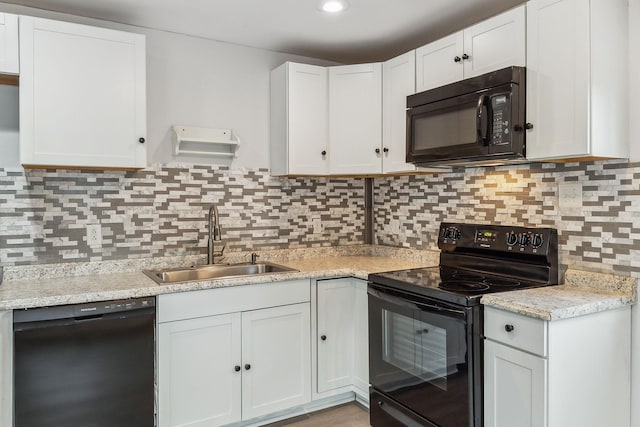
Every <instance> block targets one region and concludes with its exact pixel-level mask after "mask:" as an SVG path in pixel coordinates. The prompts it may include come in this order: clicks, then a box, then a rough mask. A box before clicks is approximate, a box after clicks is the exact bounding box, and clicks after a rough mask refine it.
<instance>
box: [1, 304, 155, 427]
mask: <svg viewBox="0 0 640 427" xmlns="http://www.w3.org/2000/svg"><path fill="white" fill-rule="evenodd" d="M13 331H14V426H15V427H32V426H33V427H35V426H39V427H40V426H65V427H75V426H78V427H79V426H83V427H107V426H108V427H113V426H119V427H127V426H131V427H134V426H135V427H147V426H148V427H153V425H154V421H155V415H154V402H155V399H154V377H155V368H154V366H155V365H154V360H155V356H154V336H155V299H154V298H153V297H150V298H138V299H128V300H120V301H106V302H97V303H87V304H79V305H66V306H57V307H46V308H37V309H27V310H15V311H14V318H13Z"/></svg>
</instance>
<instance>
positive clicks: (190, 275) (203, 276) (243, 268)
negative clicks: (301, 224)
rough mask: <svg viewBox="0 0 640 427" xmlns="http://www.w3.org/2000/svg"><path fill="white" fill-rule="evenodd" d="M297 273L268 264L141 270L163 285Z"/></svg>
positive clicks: (212, 265) (287, 268)
mask: <svg viewBox="0 0 640 427" xmlns="http://www.w3.org/2000/svg"><path fill="white" fill-rule="evenodd" d="M293 271H298V270H295V269H293V268H289V267H285V266H283V265H279V264H273V263H270V262H258V263H255V264H251V263H241V264H211V265H199V266H195V267H188V268H169V269H162V270H160V269H159V270H143V273H144V274H146V275H147V276H149V277H150V278H152V279H153V280H155V281H156V282H157V283H159V284H161V285H163V284H167V283H181V282H194V281H198V280H209V279H222V278H227V277H240V276H255V275H257V274H271V273H286V272H293Z"/></svg>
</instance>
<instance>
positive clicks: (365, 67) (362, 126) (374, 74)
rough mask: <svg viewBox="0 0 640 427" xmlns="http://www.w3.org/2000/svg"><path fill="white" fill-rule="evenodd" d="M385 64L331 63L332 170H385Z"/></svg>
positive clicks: (330, 133)
mask: <svg viewBox="0 0 640 427" xmlns="http://www.w3.org/2000/svg"><path fill="white" fill-rule="evenodd" d="M381 146H382V64H381V63H374V64H358V65H343V66H338V67H329V150H330V157H331V161H330V166H329V171H330V173H331V174H334V175H335V174H368V173H380V172H381V171H382V149H381Z"/></svg>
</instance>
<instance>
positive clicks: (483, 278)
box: [369, 266, 548, 305]
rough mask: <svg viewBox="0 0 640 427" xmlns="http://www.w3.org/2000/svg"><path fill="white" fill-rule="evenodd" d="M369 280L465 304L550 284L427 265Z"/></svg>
mask: <svg viewBox="0 0 640 427" xmlns="http://www.w3.org/2000/svg"><path fill="white" fill-rule="evenodd" d="M369 281H371V282H374V283H376V284H379V285H384V286H386V287H389V288H392V289H393V288H395V289H398V290H401V291H405V292H411V293H415V294H419V295H424V296H428V297H432V298H438V299H442V300H445V301H449V302H452V303H456V304H462V305H475V304H479V302H480V298H481V296H482V295H484V294H488V293H493V292H504V291H513V290H519V289H527V288H535V287H540V286H547V285H548V284H547V283H541V282H534V281H526V280H522V279H517V278H511V277H506V276H500V275H495V274H491V273H484V272H482V273H481V272H477V271H471V270H465V269H462V268H456V267H447V266H440V267H427V268H414V269H409V270H397V271H389V272H384V273H376V274H371V275H369Z"/></svg>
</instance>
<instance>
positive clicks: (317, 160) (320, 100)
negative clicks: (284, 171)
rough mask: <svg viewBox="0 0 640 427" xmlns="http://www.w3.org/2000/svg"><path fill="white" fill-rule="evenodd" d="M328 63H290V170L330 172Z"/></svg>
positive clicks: (319, 173) (295, 171) (294, 171)
mask: <svg viewBox="0 0 640 427" xmlns="http://www.w3.org/2000/svg"><path fill="white" fill-rule="evenodd" d="M327 74H328V73H327V69H326V68H325V67H318V66H315V65H304V64H290V66H289V93H288V96H289V108H288V110H289V173H292V174H303V175H304V174H307V175H308V174H318V175H324V174H327V173H328V172H329V168H328V166H329V161H328V159H329V156H330V155H331V153H329V154H328V156H327V155H323V154H322V152H326V151H327V150H328V148H329V88H328V84H329V81H328V76H327Z"/></svg>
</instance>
